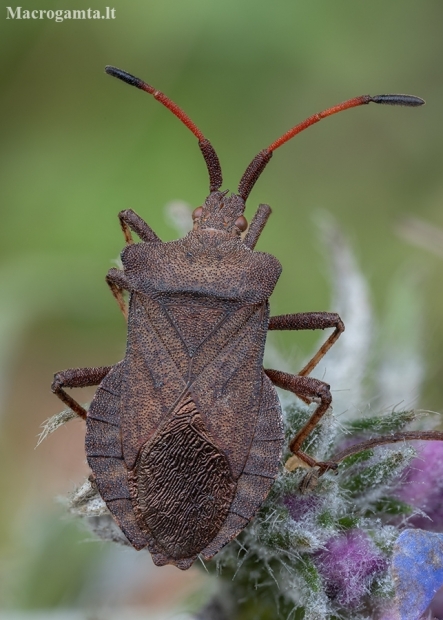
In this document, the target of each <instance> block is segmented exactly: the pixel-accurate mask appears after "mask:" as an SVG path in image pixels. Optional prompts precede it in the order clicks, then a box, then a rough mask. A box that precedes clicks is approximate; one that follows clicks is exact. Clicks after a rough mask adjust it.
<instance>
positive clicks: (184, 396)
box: [52, 67, 424, 569]
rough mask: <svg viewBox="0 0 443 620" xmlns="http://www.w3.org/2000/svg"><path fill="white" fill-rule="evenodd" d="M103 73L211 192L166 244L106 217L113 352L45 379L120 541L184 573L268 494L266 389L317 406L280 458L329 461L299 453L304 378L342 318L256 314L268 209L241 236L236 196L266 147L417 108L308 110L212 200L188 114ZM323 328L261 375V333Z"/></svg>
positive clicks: (271, 451)
mask: <svg viewBox="0 0 443 620" xmlns="http://www.w3.org/2000/svg"><path fill="white" fill-rule="evenodd" d="M106 72H107V73H108V74H110V75H112V76H114V77H117V78H119V79H121V80H123V81H124V82H127V83H128V84H131V85H132V86H136V87H137V88H140V89H141V90H144V91H146V92H148V93H150V94H152V95H153V96H154V97H155V98H156V99H157V100H158V101H160V102H161V103H162V104H163V105H164V106H166V107H167V108H168V109H169V110H171V112H173V114H175V115H176V116H177V117H178V118H179V119H180V120H181V121H182V122H183V123H184V124H185V125H186V126H187V127H188V128H189V129H190V130H191V131H192V133H193V134H194V135H195V136H196V137H197V139H198V143H199V147H200V150H201V152H202V154H203V157H204V160H205V162H206V166H207V168H208V172H209V181H210V193H209V196H208V197H207V198H206V200H205V202H204V204H203V205H202V206H199V207H197V208H196V209H195V210H194V212H193V220H194V225H193V230H191V231H190V232H189V233H188V234H187V235H186V236H185V237H184V238H183V239H179V240H177V241H171V242H168V243H163V242H162V241H161V240H160V239H159V237H158V236H157V235H156V234H155V232H154V231H153V230H152V229H151V228H150V227H149V226H148V224H146V222H144V221H143V220H142V219H141V218H140V217H139V216H138V215H137V214H136V213H135V212H134V211H132V210H131V209H127V210H125V211H122V212H121V213H120V214H119V218H120V223H121V226H122V229H123V233H124V236H125V239H126V242H127V245H126V247H125V249H124V250H123V252H122V262H123V270H119V269H111V270H110V271H109V273H108V275H107V278H106V279H107V283H108V285H109V287H110V289H111V291H112V293H113V295H114V296H115V298H116V300H117V302H118V304H119V306H120V308H121V310H122V312H123V314H124V315H125V316H126V317H127V319H128V341H127V351H126V356H125V358H124V360H123V361H121V362H119V363H117V364H115V365H114V366H106V367H101V368H77V369H70V370H65V371H62V372H58V373H57V374H56V375H55V378H54V382H53V384H52V390H53V392H55V394H57V396H58V397H59V398H60V399H61V400H62V401H63V402H64V403H66V404H67V405H68V406H69V407H70V408H71V409H72V410H73V411H75V412H76V413H77V414H78V415H79V416H81V417H82V418H84V419H85V420H86V427H87V430H86V453H87V458H88V463H89V465H90V467H91V469H92V471H93V474H94V478H95V482H96V485H97V488H98V490H99V492H100V494H101V496H102V498H103V499H104V501H105V502H106V504H107V506H108V508H109V510H110V511H111V513H112V515H113V517H114V519H115V521H116V522H117V523H118V525H119V526H120V528H121V529H122V531H123V532H124V534H125V535H126V537H127V538H128V540H129V541H130V543H131V544H132V545H133V546H134V547H135V548H136V549H143V548H145V547H147V548H148V549H149V551H150V552H151V554H152V557H153V559H154V562H155V563H156V564H158V565H163V564H168V563H169V564H175V565H176V566H178V567H179V568H181V569H186V568H188V567H189V566H191V564H192V563H193V562H194V560H195V559H196V557H197V556H198V555H200V557H201V558H203V559H210V558H211V557H212V556H213V555H214V554H215V553H217V551H219V550H220V549H221V547H223V546H224V545H225V544H226V543H227V542H229V541H230V540H231V539H232V538H234V537H235V536H237V534H238V533H239V532H240V531H241V530H242V529H243V528H244V527H245V526H246V525H247V523H248V522H249V521H250V519H252V517H253V516H254V514H255V513H256V511H257V510H258V508H259V507H260V505H261V504H262V502H263V501H264V499H265V498H266V496H267V494H268V492H269V489H270V488H271V485H272V483H273V481H274V479H275V477H276V475H277V470H278V467H279V462H280V457H281V453H282V449H283V443H284V436H283V427H282V419H281V407H280V403H279V400H278V398H277V393H276V390H275V387H274V386H277V387H280V388H283V389H286V390H290V391H291V392H293V393H294V394H296V395H297V396H298V397H299V398H301V399H302V400H304V401H305V402H308V403H310V402H312V401H316V402H318V406H317V408H316V409H315V411H314V413H313V415H312V417H311V419H310V420H309V421H308V423H307V424H306V425H305V426H304V427H303V428H302V429H301V430H300V431H299V432H298V433H297V435H296V436H295V437H294V438H293V439H292V441H291V442H290V444H289V448H290V450H291V451H292V452H293V453H294V454H296V455H297V456H298V457H299V458H301V459H302V460H303V461H305V462H306V463H307V464H309V465H310V466H311V467H315V468H316V469H315V471H316V472H318V473H319V474H322V473H324V472H325V471H326V470H327V469H329V468H336V466H337V465H336V463H335V462H317V461H316V460H315V459H313V458H312V457H310V456H308V455H306V454H304V453H303V452H301V450H300V448H301V446H302V444H303V442H304V440H305V439H306V437H307V436H308V435H309V433H310V432H311V430H312V429H313V428H314V426H315V425H316V424H317V422H318V421H319V420H320V418H321V417H322V415H323V414H324V413H325V411H326V410H327V409H328V407H329V405H330V403H331V394H330V391H329V386H328V385H327V384H325V383H323V382H322V381H319V380H317V379H313V378H310V377H309V376H308V375H309V373H310V372H311V371H312V369H313V368H314V367H315V366H316V364H317V363H318V362H319V360H320V359H321V358H322V357H323V355H324V354H325V353H326V352H327V351H328V349H329V348H330V347H331V346H332V344H333V343H334V342H335V341H336V340H337V338H338V337H339V336H340V334H341V333H342V332H343V330H344V326H343V323H342V321H341V319H340V317H339V316H338V314H335V313H329V312H309V313H299V314H288V315H282V316H274V317H270V316H269V305H268V298H269V297H270V295H271V293H272V291H273V290H274V287H275V285H276V283H277V280H278V278H279V275H280V272H281V265H280V263H279V262H278V260H277V259H276V258H275V257H274V256H272V255H270V254H266V253H263V252H255V251H254V247H255V245H256V243H257V240H258V238H259V236H260V233H261V232H262V230H263V228H264V226H265V224H266V221H267V219H268V217H269V215H270V213H271V209H270V207H269V206H268V205H264V204H261V205H260V206H259V207H258V210H257V212H256V214H255V215H254V217H253V218H252V221H251V224H250V226H249V228H248V229H247V222H246V219H245V217H244V216H243V211H244V209H245V202H246V199H247V198H248V196H249V194H250V192H251V190H252V188H253V186H254V184H255V182H256V181H257V179H258V178H259V176H260V174H261V173H262V171H263V169H264V168H265V166H266V164H267V163H268V162H269V160H270V159H271V156H272V154H273V152H274V151H275V150H276V149H277V148H278V147H279V146H281V145H282V144H284V143H285V142H286V141H288V140H290V139H291V138H292V137H293V136H295V135H296V134H297V133H299V132H300V131H303V130H304V129H306V128H307V127H310V126H311V125H313V124H314V123H316V122H318V121H319V120H321V119H322V118H325V117H327V116H330V115H331V114H335V113H336V112H341V111H342V110H347V109H348V108H352V107H355V106H360V105H363V104H367V103H370V102H375V103H381V104H392V105H406V106H419V105H421V104H422V103H424V102H423V100H422V99H419V98H418V97H412V96H409V95H379V96H377V97H370V96H369V95H366V96H362V97H356V98H355V99H350V100H349V101H345V102H344V103H341V104H340V105H337V106H335V107H333V108H329V109H328V110H325V111H324V112H321V113H320V114H315V115H314V116H311V117H310V118H308V119H307V120H305V121H304V122H303V123H300V124H299V125H297V126H295V127H293V128H292V129H291V130H289V131H288V132H287V133H285V134H284V135H283V136H282V137H281V138H279V139H278V140H276V141H275V142H273V143H272V144H271V145H270V146H269V147H268V148H267V149H264V150H263V151H261V152H260V153H259V154H258V155H257V156H256V157H254V159H253V160H252V162H251V163H250V164H249V166H248V168H247V169H246V172H245V173H244V175H243V177H242V178H241V181H240V184H239V188H238V192H237V194H232V195H230V196H229V195H227V192H226V191H225V192H221V191H220V187H221V185H222V175H221V168H220V163H219V160H218V157H217V155H216V153H215V151H214V149H213V147H212V145H211V143H210V142H209V141H208V140H207V139H206V138H205V137H204V135H203V134H202V132H201V131H200V130H199V129H198V128H197V127H196V125H194V123H193V122H192V121H191V119H190V118H189V117H188V116H187V115H186V114H185V113H184V112H183V111H182V110H181V109H180V108H179V107H178V106H177V105H176V104H175V103H173V102H172V101H171V100H170V99H169V98H168V97H166V96H165V95H164V94H163V93H161V92H160V91H158V90H156V89H154V88H153V87H152V86H150V85H149V84H146V83H145V82H143V81H142V80H140V79H138V78H136V77H134V76H132V75H130V74H128V73H126V72H124V71H121V70H120V69H116V68H114V67H106ZM246 229H247V232H246V234H245V235H244V236H243V237H242V236H241V234H242V233H244V232H245V231H246ZM131 231H133V232H135V233H136V234H137V235H138V236H139V238H140V240H141V242H140V243H135V244H134V243H133V240H132V236H131ZM123 291H128V292H129V296H130V297H129V310H128V309H127V307H126V304H125V301H124V298H123ZM326 328H333V329H334V331H333V333H332V334H331V335H330V336H329V338H328V339H327V340H326V342H325V343H324V344H323V346H322V347H321V348H320V350H319V351H318V353H317V354H316V355H315V356H314V357H313V358H312V360H311V361H310V362H309V363H308V364H307V365H306V366H305V367H304V368H303V369H302V370H301V371H300V372H299V373H298V374H288V373H285V372H281V371H279V370H270V369H264V368H263V366H262V360H263V351H264V346H265V339H266V334H267V331H268V330H303V329H326ZM92 385H97V386H98V388H97V391H96V394H95V396H94V399H93V401H92V403H91V406H90V409H89V411H88V412H87V411H86V410H85V409H84V408H83V407H82V406H81V405H79V404H78V403H77V402H76V401H75V400H74V399H73V398H72V397H71V396H69V395H68V394H67V393H66V392H65V391H64V389H63V388H65V387H68V388H75V387H85V386H92Z"/></svg>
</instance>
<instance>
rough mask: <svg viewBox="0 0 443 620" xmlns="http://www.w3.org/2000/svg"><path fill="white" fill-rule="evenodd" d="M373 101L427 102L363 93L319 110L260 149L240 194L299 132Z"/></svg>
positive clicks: (245, 194)
mask: <svg viewBox="0 0 443 620" xmlns="http://www.w3.org/2000/svg"><path fill="white" fill-rule="evenodd" d="M371 102H372V103H380V104H384V105H403V106H409V107H416V106H420V105H423V104H424V103H425V102H424V100H423V99H421V98H420V97H415V96H414V95H376V96H375V97H371V95H362V96H360V97H354V98H353V99H348V100H347V101H344V102H343V103H339V104H338V105H335V106H333V107H332V108H328V109H327V110H323V112H319V113H318V114H314V115H313V116H310V117H309V118H307V119H306V120H304V121H303V122H302V123H299V124H298V125H295V127H292V129H290V130H289V131H287V132H286V133H284V134H283V135H282V136H281V137H280V138H278V140H276V141H275V142H273V143H272V144H271V145H270V146H268V148H267V149H264V150H263V151H260V153H258V155H256V156H255V157H254V159H253V160H252V161H251V163H250V164H249V166H248V167H247V169H246V171H245V173H244V175H243V176H242V178H241V181H240V184H239V188H238V190H239V195H240V196H241V197H242V198H243V200H246V199H247V197H248V196H249V194H250V192H251V190H252V188H253V187H254V185H255V183H256V181H257V179H258V178H259V176H260V174H261V173H262V172H263V170H264V168H265V166H266V164H267V163H268V161H269V160H270V159H271V157H272V153H273V151H275V150H276V149H278V148H279V147H280V146H282V144H284V143H285V142H288V140H290V139H291V138H293V137H294V136H296V135H297V134H298V133H300V132H301V131H303V130H304V129H307V128H308V127H310V126H311V125H314V124H315V123H318V121H321V120H322V119H323V118H326V117H327V116H332V115H333V114H337V113H338V112H343V110H348V109H349V108H355V107H357V106H360V105H365V104H367V103H371Z"/></svg>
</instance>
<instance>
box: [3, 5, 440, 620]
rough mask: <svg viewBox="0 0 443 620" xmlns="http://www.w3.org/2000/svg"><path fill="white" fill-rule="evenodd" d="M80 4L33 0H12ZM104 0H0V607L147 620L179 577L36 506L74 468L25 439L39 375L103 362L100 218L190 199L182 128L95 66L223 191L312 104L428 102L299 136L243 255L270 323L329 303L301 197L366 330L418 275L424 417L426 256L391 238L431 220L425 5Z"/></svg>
mask: <svg viewBox="0 0 443 620" xmlns="http://www.w3.org/2000/svg"><path fill="white" fill-rule="evenodd" d="M88 6H91V5H88V4H86V3H84V2H83V1H82V0H72V2H68V0H65V1H62V2H54V1H52V2H51V0H45V2H44V4H43V3H41V4H38V3H36V2H33V3H32V4H30V5H27V6H23V8H28V9H33V8H38V9H82V8H88ZM111 6H112V7H113V8H115V9H116V13H115V15H116V19H115V20H110V21H105V20H103V21H97V20H91V21H65V22H63V23H56V22H55V21H53V20H35V21H34V20H21V21H18V20H6V4H5V5H4V6H3V7H2V12H1V18H0V19H1V21H0V28H1V40H0V45H1V68H2V75H1V85H2V88H1V101H2V108H1V115H0V123H1V138H2V139H1V153H2V165H1V171H0V175H1V190H2V191H1V193H2V199H1V225H0V258H1V265H0V291H1V292H0V340H1V348H0V372H1V377H0V407H1V409H0V498H1V515H0V601H1V609H2V610H3V614H5V615H4V616H2V617H5V618H6V617H8V618H9V617H10V616H9V615H8V613H12V612H13V611H14V610H15V612H17V613H18V614H19V612H20V613H24V612H25V611H26V610H29V611H31V610H34V611H36V610H50V609H55V610H61V609H65V610H66V609H77V610H82V611H80V612H79V613H80V616H79V617H81V618H83V617H85V618H86V617H87V618H99V617H100V618H101V617H102V616H101V615H100V614H101V613H104V614H105V615H104V616H103V617H106V618H109V617H111V616H110V615H109V614H110V612H106V611H103V610H106V609H108V608H112V609H113V610H114V611H115V610H117V612H116V613H117V614H118V615H117V617H120V618H125V617H129V616H128V615H125V613H126V612H124V611H123V609H126V608H129V607H135V608H137V606H138V608H139V609H143V610H144V613H148V610H149V611H152V612H155V613H157V614H159V617H162V618H163V617H169V615H168V614H169V613H175V612H174V611H171V612H169V611H167V609H172V610H174V609H177V607H175V606H176V605H178V604H179V602H180V601H183V600H184V601H185V603H184V605H185V607H186V606H188V607H189V608H191V607H192V605H193V601H194V599H195V597H196V596H197V595H198V594H197V593H198V590H199V583H200V582H199V579H200V573H199V572H197V570H194V569H192V570H191V571H188V572H187V573H181V572H179V571H177V570H176V569H175V568H172V567H165V568H162V569H153V568H152V565H151V562H150V559H149V557H148V555H147V554H137V553H136V552H135V551H134V552H132V551H130V550H128V551H120V550H118V549H116V548H114V547H112V546H111V545H107V544H105V543H98V542H91V538H92V537H91V536H90V535H89V534H87V533H85V530H82V529H81V528H79V527H78V525H77V524H76V523H73V522H72V521H71V520H69V519H67V518H65V517H64V510H63V507H61V506H59V505H58V504H56V503H55V502H54V497H55V496H57V495H66V494H67V493H68V492H69V491H72V490H73V489H74V487H75V486H76V485H78V484H79V483H80V482H82V480H83V478H84V476H85V475H87V472H88V470H87V466H86V464H85V456H84V449H83V437H84V426H83V424H82V423H81V422H72V423H70V424H69V425H68V426H67V427H65V428H63V429H61V430H59V431H57V432H56V433H55V434H54V435H53V436H51V437H50V438H49V439H48V440H46V441H45V442H44V443H43V444H42V445H41V446H40V447H39V448H38V450H35V451H34V446H35V443H36V436H37V434H38V432H39V426H40V424H41V422H42V421H43V420H44V419H45V418H47V417H48V416H50V415H53V414H54V413H56V412H58V411H59V410H60V409H61V404H60V402H59V401H58V400H57V399H56V398H55V397H54V396H53V395H51V393H50V390H49V386H50V384H51V381H52V375H53V374H54V372H55V371H57V370H60V369H63V368H68V367H76V366H94V365H108V364H112V363H114V362H116V361H117V360H119V359H121V357H122V356H123V354H124V341H125V326H124V322H123V320H122V317H121V316H120V314H119V311H118V308H117V305H116V303H115V302H114V301H113V299H112V297H111V295H110V293H109V291H108V288H107V286H106V284H105V281H104V276H105V274H106V272H107V270H108V269H109V268H110V267H112V266H114V261H115V259H116V258H117V257H118V254H119V252H120V249H121V248H122V247H123V237H122V235H121V231H120V229H119V225H118V219H117V213H118V211H119V210H121V209H123V208H129V207H130V208H133V209H135V210H136V211H137V212H138V213H139V214H140V215H141V216H142V217H143V218H145V219H146V220H147V221H148V222H149V224H150V225H151V226H152V227H153V228H154V230H155V231H156V232H157V233H158V234H159V235H160V236H161V237H162V239H164V240H170V239H173V238H175V237H176V236H177V232H176V231H175V230H174V228H172V227H171V225H170V224H168V220H167V218H166V217H165V209H164V207H165V204H166V203H168V202H169V201H171V200H176V199H179V200H183V201H186V202H188V203H189V204H190V205H192V206H193V207H195V206H198V205H199V204H201V202H202V201H203V200H204V198H205V195H206V193H207V187H208V180H207V174H206V168H205V165H204V163H203V160H202V158H201V155H200V152H199V149H198V148H197V144H196V140H195V138H194V137H193V136H192V134H191V133H190V132H189V131H187V130H186V128H184V127H183V126H182V125H181V124H180V123H179V122H178V121H177V120H176V119H175V118H174V117H173V116H172V115H171V114H170V113H169V112H168V111H166V110H165V109H164V108H163V107H162V106H161V105H159V104H158V103H156V102H155V101H154V100H153V99H152V98H151V97H150V96H148V95H147V94H144V93H141V92H140V91H137V90H135V89H133V88H129V86H126V85H124V84H122V83H120V82H118V81H116V80H113V79H111V78H110V77H108V76H106V75H105V74H104V72H103V68H104V66H105V65H106V64H113V65H116V66H118V67H121V68H122V69H125V70H127V71H129V72H131V73H134V74H135V75H137V76H140V77H142V78H143V79H145V80H146V81H148V82H150V83H151V84H153V85H154V86H155V87H156V88H159V89H161V90H163V91H164V92H166V93H167V94H168V95H169V96H170V97H171V98H172V99H173V100H174V101H176V102H177V103H178V104H179V105H181V106H182V107H183V108H184V109H185V110H186V111H187V113H188V114H189V115H190V116H191V118H192V119H193V120H194V121H195V122H196V124H197V125H198V126H199V127H200V128H201V129H202V131H203V132H204V133H205V135H206V136H207V137H209V138H210V140H211V141H212V143H213V145H214V147H215V148H216V150H217V152H218V154H219V157H220V159H221V162H222V166H223V172H224V178H225V183H224V187H225V188H230V189H231V190H235V189H236V187H237V184H238V181H239V179H240V176H241V174H242V173H243V171H244V169H245V168H246V166H247V164H248V163H249V162H250V160H251V159H252V157H253V156H254V155H255V154H256V153H257V152H258V151H259V150H261V149H262V148H264V147H265V146H267V145H268V144H270V143H271V142H272V141H274V140H275V139H276V138H277V137H278V136H279V135H281V134H282V133H283V132H284V131H286V130H287V129H289V127H291V126H292V125H294V124H296V123H297V122H299V121H301V120H303V119H304V118H305V117H307V116H309V115H311V114H313V113H314V112H317V111H320V110H321V109H324V108H326V107H329V106H330V105H333V104H336V103H338V102H340V101H342V100H344V99H347V98H350V97H353V96H356V95H360V94H365V93H368V92H369V93H371V94H379V93H385V92H400V93H403V92H406V93H411V94H416V95H419V96H421V97H423V98H424V99H426V100H427V105H426V106H425V107H423V108H420V109H403V108H390V107H381V106H376V105H370V106H367V107H363V108H358V109H355V110H351V111H348V112H346V113H344V114H341V115H338V116H336V117H333V118H331V119H328V120H326V121H325V122H324V123H321V124H319V125H316V126H315V127H313V128H311V129H309V131H306V132H305V133H303V134H302V135H300V136H298V137H297V138H296V139H294V140H293V141H292V142H290V143H289V144H287V145H285V146H284V147H282V148H281V149H280V150H279V151H277V153H276V154H275V156H274V158H273V160H272V162H271V163H270V164H269V166H268V168H267V169H266V172H265V173H264V174H263V176H262V178H261V179H260V181H259V182H258V183H257V185H256V187H255V189H254V190H253V192H252V194H251V197H250V199H249V202H248V208H247V212H246V216H247V217H248V218H250V217H251V215H252V213H253V212H254V210H255V208H256V206H257V204H258V203H259V202H266V203H269V204H270V205H271V206H272V207H273V211H274V213H273V215H272V218H271V220H270V222H269V224H268V226H267V228H266V231H265V232H264V234H263V235H262V237H261V239H260V242H259V246H258V248H259V249H262V250H267V251H269V252H272V253H273V254H275V255H276V256H277V257H278V258H279V260H280V261H281V262H282V264H283V267H284V272H283V275H282V277H281V279H280V281H279V283H278V286H277V289H276V291H275V294H274V296H273V297H272V312H273V314H279V313H287V312H296V311H308V310H325V309H329V308H330V295H331V291H330V285H329V283H328V277H327V269H326V266H325V258H324V255H323V252H322V249H321V247H320V244H319V242H318V234H317V231H316V229H315V226H314V224H313V220H312V215H313V213H315V212H316V211H317V210H318V209H327V210H329V211H330V212H331V213H332V214H333V215H334V216H335V218H336V219H337V220H338V222H339V224H340V226H341V227H342V229H343V230H344V232H345V233H346V235H348V237H349V238H350V239H351V242H352V244H353V246H354V249H355V251H356V255H357V257H358V261H359V264H360V266H361V269H362V270H363V272H364V273H365V275H366V276H367V278H368V280H369V283H370V287H371V291H372V296H373V303H374V307H375V312H376V316H377V318H378V319H379V320H380V321H382V319H383V316H384V314H385V313H386V307H387V301H386V300H387V299H389V294H390V291H391V290H392V288H393V286H394V285H395V283H396V282H397V280H398V278H402V277H404V274H405V273H407V272H408V271H412V272H414V273H418V274H419V278H418V279H419V282H418V283H417V289H416V295H417V297H418V298H420V299H421V301H422V307H423V316H422V321H421V330H422V332H421V333H422V349H423V351H424V355H425V359H426V365H427V374H426V381H425V390H424V393H423V395H422V398H421V402H420V405H421V406H422V407H427V408H430V409H433V410H436V411H442V410H443V384H442V381H441V376H442V372H443V361H442V360H443V355H442V354H441V350H442V349H443V321H442V320H441V317H442V314H443V295H442V292H441V283H442V276H443V263H442V261H441V259H439V258H438V257H437V256H435V255H433V254H432V253H431V252H427V251H426V250H424V249H417V248H415V247H413V246H411V245H408V244H407V242H406V241H404V240H403V239H402V238H401V237H400V236H398V234H396V226H397V225H398V223H399V222H401V220H402V218H404V217H405V216H410V215H414V216H416V217H420V218H422V219H423V220H426V221H427V222H428V223H429V224H431V225H432V226H435V227H436V228H443V182H442V175H441V169H442V164H443V143H442V139H441V134H442V120H441V112H442V103H443V79H442V77H443V72H442V57H443V36H442V32H443V4H442V3H441V1H439V0H402V1H400V0H390V1H388V2H387V1H386V0H372V2H370V3H369V2H356V1H355V0H335V1H334V2H331V0H309V1H308V0H304V1H301V0H275V2H272V3H271V2H256V1H255V2H253V1H252V0H224V1H223V2H220V1H217V2H216V1H214V0H206V1H202V0H163V1H161V2H160V1H158V0H157V1H154V0H148V1H146V2H143V3H142V2H123V1H122V0H117V1H116V2H114V3H113V4H112V5H111ZM104 7H105V5H104V4H103V5H102V4H99V3H97V4H94V5H92V8H94V9H100V10H102V11H103V10H104ZM399 320H400V319H399ZM408 336H409V335H408V334H405V339H407V338H408ZM316 338H317V335H314V334H297V335H294V336H292V335H291V336H288V335H287V334H286V335H285V336H284V337H282V338H279V337H277V338H276V339H275V343H276V344H277V346H278V347H280V349H281V350H282V351H283V352H285V353H286V354H289V353H290V352H292V351H293V350H294V347H298V349H297V350H298V351H299V353H297V355H300V356H303V355H305V354H306V353H307V352H308V351H309V350H310V348H311V347H312V345H313V343H314V342H315V340H316ZM291 354H292V353H291ZM294 370H295V369H294ZM92 393H93V390H92V391H89V390H85V392H84V393H83V394H82V395H81V396H79V399H80V400H81V401H82V402H84V401H87V400H88V398H90V396H91V394H92ZM8 610H9V611H8ZM118 610H120V611H118ZM43 613H44V615H43V616H42V617H49V611H46V612H43ZM128 613H129V612H128ZM45 614H46V615H45ZM57 614H59V615H56V617H57V618H59V617H60V618H61V617H62V615H60V614H61V611H57ZM11 617H21V616H20V614H19V615H18V616H11ZM144 617H148V616H144Z"/></svg>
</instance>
